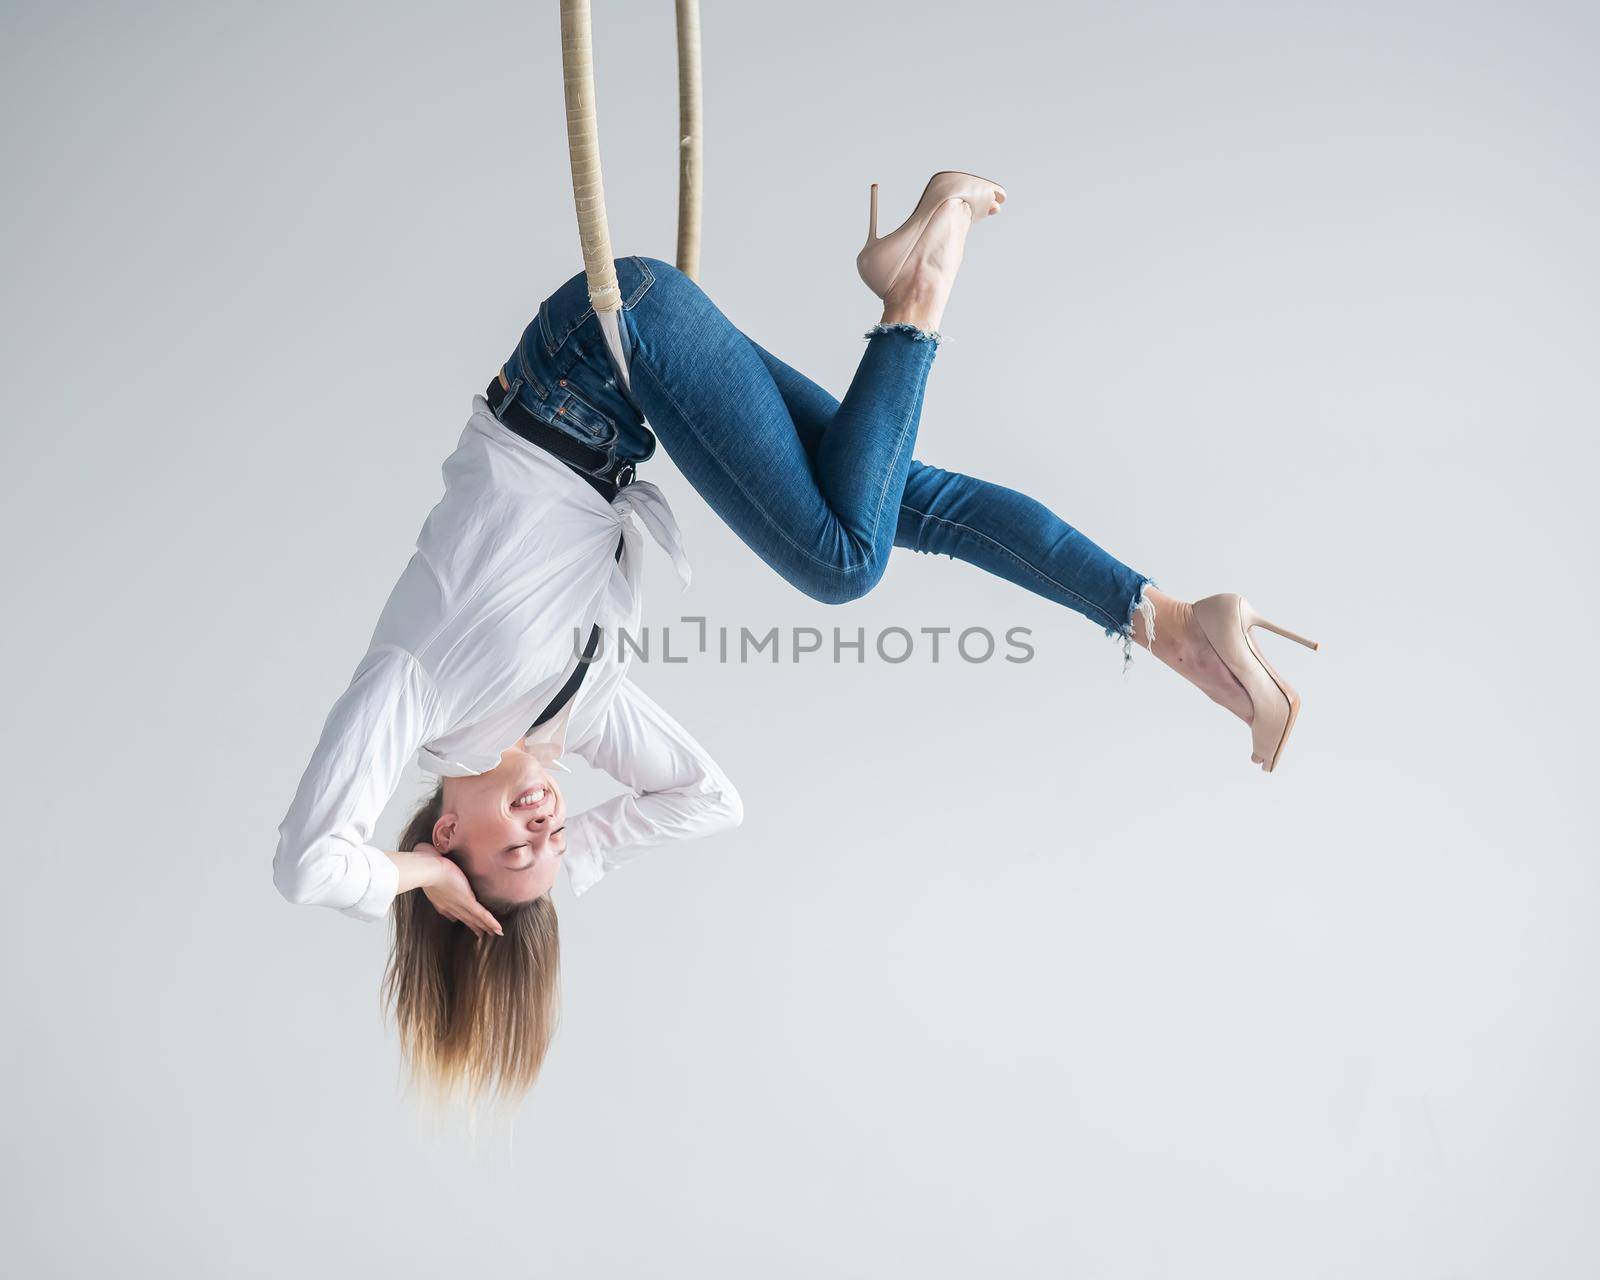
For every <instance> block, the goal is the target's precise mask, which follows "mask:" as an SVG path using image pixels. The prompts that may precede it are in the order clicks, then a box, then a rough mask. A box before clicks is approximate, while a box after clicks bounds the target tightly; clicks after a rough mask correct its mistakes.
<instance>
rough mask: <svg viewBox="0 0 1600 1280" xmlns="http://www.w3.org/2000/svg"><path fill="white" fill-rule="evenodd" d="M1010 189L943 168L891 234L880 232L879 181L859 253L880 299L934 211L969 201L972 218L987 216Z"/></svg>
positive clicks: (997, 209) (862, 268) (859, 266)
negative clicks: (915, 205)
mask: <svg viewBox="0 0 1600 1280" xmlns="http://www.w3.org/2000/svg"><path fill="white" fill-rule="evenodd" d="M1005 199H1006V191H1005V188H1004V187H1002V186H1001V185H1000V184H999V183H997V182H991V181H990V180H989V179H988V178H980V177H978V175H977V174H975V173H962V172H961V171H960V170H957V169H941V170H940V171H939V172H938V173H936V174H934V175H933V177H931V178H929V179H928V185H927V186H925V187H924V188H923V189H922V195H921V197H920V198H919V199H918V200H917V207H916V208H915V209H913V210H912V211H911V216H910V217H909V218H907V219H906V220H905V221H904V222H902V223H901V224H900V225H899V226H898V227H896V228H895V229H894V230H893V231H891V232H890V233H889V234H888V235H886V236H882V237H880V236H879V235H878V184H877V183H876V182H874V183H873V184H872V212H871V215H870V217H869V219H868V222H867V243H866V244H865V245H864V246H862V249H861V252H860V253H858V254H856V271H857V272H858V273H859V274H860V276H861V279H862V280H863V281H865V282H866V286H867V288H869V289H871V290H872V292H873V293H875V294H877V295H878V297H880V298H887V297H888V296H889V290H890V289H892V288H894V282H895V281H896V280H897V279H899V277H900V271H901V268H903V267H904V266H905V265H906V262H907V261H908V260H909V259H910V258H911V254H912V252H913V250H915V249H916V247H917V241H919V240H920V239H922V233H923V232H924V231H926V230H927V229H928V223H929V222H930V221H932V219H933V214H934V211H935V210H936V209H938V207H939V206H940V205H942V204H943V203H944V202H945V201H946V200H965V201H966V202H967V205H968V207H969V208H970V209H971V211H972V220H973V221H974V222H977V221H978V220H979V219H980V218H987V217H988V216H989V215H990V214H991V213H998V212H1000V206H1001V205H1002V204H1004V203H1005Z"/></svg>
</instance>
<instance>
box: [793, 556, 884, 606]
mask: <svg viewBox="0 0 1600 1280" xmlns="http://www.w3.org/2000/svg"><path fill="white" fill-rule="evenodd" d="M884 568H885V563H884V561H883V560H882V559H881V558H874V559H871V560H864V561H860V562H858V563H857V564H854V565H850V566H848V567H840V568H837V569H832V570H829V571H827V572H825V573H818V574H811V575H808V576H807V577H806V579H805V580H804V581H797V582H795V585H796V586H797V587H799V588H800V590H802V591H803V592H805V593H806V595H808V596H810V597H811V598H812V599H813V600H816V601H819V602H820V603H822V604H849V603H851V602H852V601H855V600H859V599H861V597H862V596H864V595H866V594H867V593H868V592H869V591H871V590H872V589H873V588H874V587H875V586H877V585H878V583H879V582H881V581H882V580H883V571H884Z"/></svg>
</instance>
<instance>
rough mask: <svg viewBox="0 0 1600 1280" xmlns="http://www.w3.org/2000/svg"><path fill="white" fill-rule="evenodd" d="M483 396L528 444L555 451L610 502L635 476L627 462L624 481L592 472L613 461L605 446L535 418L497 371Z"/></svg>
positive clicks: (623, 472) (550, 451)
mask: <svg viewBox="0 0 1600 1280" xmlns="http://www.w3.org/2000/svg"><path fill="white" fill-rule="evenodd" d="M484 397H485V398H486V399H487V400H488V401H489V408H490V410H492V411H493V413H494V416H495V417H496V418H498V419H500V421H501V422H502V423H503V424H505V426H507V427H509V428H510V429H511V430H512V431H515V432H516V433H517V434H518V435H519V436H521V437H522V438H523V439H524V440H526V441H528V443H529V444H536V445H538V446H539V448H541V449H543V450H544V451H545V452H546V453H551V454H554V455H555V456H556V457H558V458H560V459H561V461H563V462H565V463H566V464H567V465H568V466H569V467H571V468H572V470H573V471H575V472H576V473H577V474H578V475H580V476H582V477H583V478H584V479H585V480H587V481H588V482H589V483H590V484H591V485H592V486H593V487H594V489H595V492H597V493H598V494H599V495H600V496H601V497H602V498H604V499H605V500H606V501H607V502H610V501H611V499H613V498H615V497H616V496H617V491H618V490H619V489H621V488H622V486H623V485H625V484H627V483H628V481H630V480H632V479H633V464H632V463H624V464H623V465H622V467H621V468H620V474H621V476H622V480H621V483H618V482H617V481H615V480H606V479H602V478H601V477H600V476H597V475H595V474H593V472H594V471H597V470H600V469H602V468H604V467H605V466H606V464H607V463H608V462H609V461H610V459H609V458H608V457H607V455H606V453H605V451H604V450H603V449H591V448H590V447H589V446H588V445H586V444H584V443H583V442H582V441H581V440H575V439H574V438H573V437H572V436H570V435H568V434H567V433H566V432H565V431H562V430H560V429H559V428H556V427H552V426H551V425H550V424H549V423H548V422H546V421H545V420H544V419H543V418H536V417H534V416H533V414H531V413H529V412H528V410H526V409H525V408H523V407H522V405H521V404H520V403H519V402H518V401H517V400H516V399H514V398H513V397H512V395H511V393H510V392H509V391H507V390H506V389H505V388H504V387H502V386H501V385H500V377H499V375H498V374H496V375H495V376H494V377H493V378H491V379H490V380H489V389H488V391H486V392H484Z"/></svg>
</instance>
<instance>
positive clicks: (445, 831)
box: [428, 813, 456, 853]
mask: <svg viewBox="0 0 1600 1280" xmlns="http://www.w3.org/2000/svg"><path fill="white" fill-rule="evenodd" d="M455 838H456V815H455V814H453V813H441V814H440V815H439V821H437V822H435V823H434V824H433V839H432V840H430V841H429V842H428V843H429V844H431V845H432V846H433V847H434V848H435V849H437V850H438V851H439V852H440V853H449V852H450V842H451V841H452V840H454V839H455Z"/></svg>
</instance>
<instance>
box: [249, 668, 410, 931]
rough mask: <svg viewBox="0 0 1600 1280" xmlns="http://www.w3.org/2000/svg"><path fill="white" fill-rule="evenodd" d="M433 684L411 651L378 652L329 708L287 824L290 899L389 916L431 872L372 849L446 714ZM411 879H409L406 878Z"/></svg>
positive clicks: (282, 862) (284, 857) (283, 878)
mask: <svg viewBox="0 0 1600 1280" xmlns="http://www.w3.org/2000/svg"><path fill="white" fill-rule="evenodd" d="M437 705H438V703H437V697H436V695H435V693H434V688H433V682H432V680H430V679H429V677H428V674H427V673H426V672H425V671H423V670H422V668H421V667H420V666H419V665H418V663H417V660H416V658H414V657H413V656H412V655H411V654H409V653H407V652H406V651H405V650H403V649H395V648H379V649H374V650H373V651H372V652H370V653H368V654H367V656H366V657H365V658H363V659H362V661H361V665H360V666H359V667H357V668H356V673H355V675H354V676H353V677H352V678H351V681H350V686H349V688H347V689H346V690H345V691H344V693H343V694H341V695H340V697H339V700H338V701H337V702H335V703H334V704H333V709H332V710H331V711H329V712H328V718H327V720H326V721H325V722H324V724H323V726H322V736H321V738H320V739H319V740H318V742H317V746H316V750H315V751H314V752H313V753H312V756H311V762H310V763H309V764H308V765H307V766H306V770H305V773H304V774H303V775H302V776H301V778H300V786H299V789H298V790H297V791H296V793H295V797H294V801H293V803H292V804H291V805H290V806H289V812H288V814H287V815H286V816H285V817H284V820H283V822H282V823H280V824H279V826H278V847H277V852H276V853H275V854H274V855H273V861H272V880H273V883H274V884H275V885H276V886H277V888H278V891H279V892H280V893H281V894H283V896H284V897H285V898H287V899H288V900H289V901H290V902H296V903H304V904H307V905H312V906H323V907H332V908H334V909H335V910H337V911H341V912H343V913H344V914H345V915H349V916H354V917H355V918H356V919H358V920H366V921H375V920H381V919H382V918H383V917H384V915H385V914H386V913H387V912H388V910H389V904H390V903H391V902H393V901H394V896H395V894H396V893H399V892H402V882H403V879H404V881H412V880H415V881H416V884H415V885H411V884H407V886H406V887H422V883H421V880H420V879H419V877H420V876H422V875H423V873H424V872H425V871H426V870H428V869H429V868H427V867H426V866H425V864H423V863H420V862H418V861H417V860H416V859H415V858H413V857H411V856H410V855H397V854H391V853H386V852H385V851H383V850H381V849H378V848H375V847H374V846H373V845H372V844H371V843H370V841H371V838H372V829H373V826H374V824H375V823H376V822H377V820H378V817H379V815H380V814H382V812H383V808H384V805H386V804H387V803H388V802H389V797H390V796H392V795H393V794H394V790H395V787H396V786H397V785H398V784H399V781H400V777H401V775H402V774H403V773H404V771H405V768H406V765H407V763H408V762H409V761H410V759H411V757H412V755H413V754H414V753H415V751H416V749H417V748H418V747H419V746H420V745H421V744H422V743H423V742H424V741H426V740H427V738H428V736H429V733H430V731H431V729H432V727H433V718H434V716H435V714H436V712H437ZM403 873H404V874H403Z"/></svg>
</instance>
